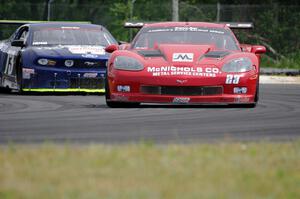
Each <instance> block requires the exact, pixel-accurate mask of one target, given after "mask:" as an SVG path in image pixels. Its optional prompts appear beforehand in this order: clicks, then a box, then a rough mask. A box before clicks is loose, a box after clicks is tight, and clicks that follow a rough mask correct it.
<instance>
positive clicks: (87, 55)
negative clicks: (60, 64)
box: [81, 54, 98, 58]
mask: <svg viewBox="0 0 300 199" xmlns="http://www.w3.org/2000/svg"><path fill="white" fill-rule="evenodd" d="M81 56H82V57H84V58H97V57H98V55H92V54H83V55H81Z"/></svg>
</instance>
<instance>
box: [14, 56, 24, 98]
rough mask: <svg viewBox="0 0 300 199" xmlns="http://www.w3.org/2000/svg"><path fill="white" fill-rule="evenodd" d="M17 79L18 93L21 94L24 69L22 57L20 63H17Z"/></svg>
mask: <svg viewBox="0 0 300 199" xmlns="http://www.w3.org/2000/svg"><path fill="white" fill-rule="evenodd" d="M16 77H17V78H16V79H17V84H18V93H19V94H21V93H22V91H23V71H22V61H21V58H20V61H19V64H18V65H17V72H16Z"/></svg>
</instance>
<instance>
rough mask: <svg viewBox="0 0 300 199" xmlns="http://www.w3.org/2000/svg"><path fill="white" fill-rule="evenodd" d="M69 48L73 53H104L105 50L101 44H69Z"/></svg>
mask: <svg viewBox="0 0 300 199" xmlns="http://www.w3.org/2000/svg"><path fill="white" fill-rule="evenodd" d="M67 48H68V50H69V51H70V52H71V53H73V54H92V55H104V54H105V50H104V48H103V47H99V46H68V47H67Z"/></svg>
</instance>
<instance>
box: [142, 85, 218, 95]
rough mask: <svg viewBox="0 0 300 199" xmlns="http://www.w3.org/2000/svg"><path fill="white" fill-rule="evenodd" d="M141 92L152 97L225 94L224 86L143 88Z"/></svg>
mask: <svg viewBox="0 0 300 199" xmlns="http://www.w3.org/2000/svg"><path fill="white" fill-rule="evenodd" d="M140 92H141V93H143V94H150V95H180V96H198V95H201V96H207V95H220V94H222V93H223V87H222V86H145V85H143V86H141V87H140Z"/></svg>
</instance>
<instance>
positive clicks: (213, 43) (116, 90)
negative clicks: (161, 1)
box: [105, 22, 266, 107]
mask: <svg viewBox="0 0 300 199" xmlns="http://www.w3.org/2000/svg"><path fill="white" fill-rule="evenodd" d="M127 26H132V27H138V26H142V29H141V30H140V31H139V32H138V34H137V35H136V37H135V38H134V39H133V41H132V43H131V44H128V45H121V46H118V45H115V44H113V45H110V46H108V47H106V49H105V50H106V51H107V52H109V53H112V52H113V53H112V55H111V57H110V59H109V61H108V68H107V80H106V103H107V105H108V106H109V107H129V106H136V105H139V104H140V103H174V104H240V105H241V104H242V105H244V106H246V107H254V106H255V105H256V103H257V101H258V86H259V54H261V53H264V52H265V51H266V48H265V47H264V46H250V45H240V44H239V42H238V40H237V39H236V37H235V36H234V34H233V32H232V31H231V30H230V28H229V26H230V27H231V28H248V27H251V26H252V24H250V25H249V24H237V23H235V24H233V23H231V24H215V23H202V22H163V23H149V24H140V23H137V24H133V23H128V24H127Z"/></svg>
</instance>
